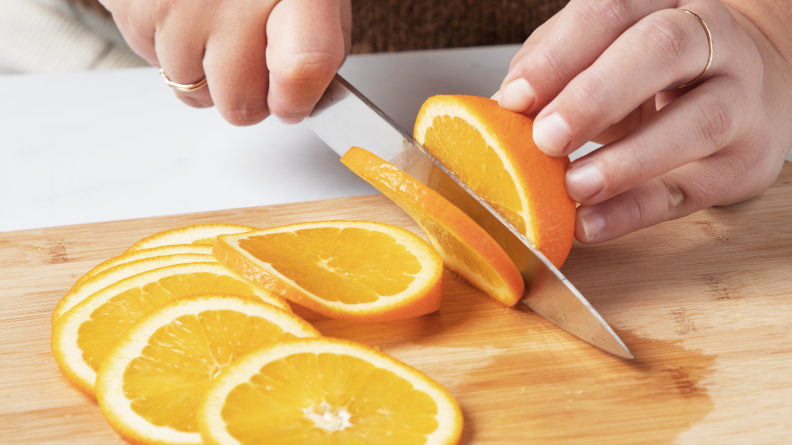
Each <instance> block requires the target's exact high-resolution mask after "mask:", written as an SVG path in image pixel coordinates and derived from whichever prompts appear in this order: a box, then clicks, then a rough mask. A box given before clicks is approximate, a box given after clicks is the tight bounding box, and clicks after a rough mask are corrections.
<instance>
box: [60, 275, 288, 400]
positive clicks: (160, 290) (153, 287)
mask: <svg viewBox="0 0 792 445" xmlns="http://www.w3.org/2000/svg"><path fill="white" fill-rule="evenodd" d="M210 293H222V294H232V295H238V296H242V297H249V298H256V299H259V300H262V301H264V302H266V303H270V304H272V305H274V306H277V307H280V308H282V309H284V310H287V311H289V310H290V309H289V306H288V303H286V301H284V300H283V299H282V298H280V297H279V296H277V295H275V294H273V293H271V292H269V291H267V290H265V289H262V288H261V287H259V286H257V285H256V284H254V283H251V282H249V281H247V280H245V279H244V278H242V277H240V276H239V275H237V274H236V273H234V272H232V271H230V270H228V269H227V268H226V267H223V266H222V265H221V264H218V263H186V264H176V265H173V266H167V267H162V268H159V269H154V270H150V271H148V272H144V273H141V274H138V275H133V276H131V277H129V278H126V279H123V280H121V281H119V282H117V283H115V284H113V285H110V286H108V287H105V288H104V289H102V290H100V291H99V292H96V293H94V294H93V295H91V296H90V297H88V298H86V299H85V300H83V301H82V302H80V303H79V304H77V305H76V306H74V307H73V308H71V309H70V310H69V311H68V312H66V313H65V314H63V315H62V316H61V317H60V318H59V319H58V321H57V322H56V323H55V326H54V327H53V330H52V352H53V354H54V355H55V361H56V362H58V367H59V368H60V370H61V372H63V375H64V376H65V377H66V379H67V380H68V381H69V383H71V384H72V385H73V386H74V387H76V388H77V389H79V390H80V391H82V392H83V393H85V394H87V395H89V396H91V397H95V395H94V383H95V382H96V372H97V371H98V370H99V366H100V365H101V364H102V362H103V361H104V359H105V358H106V357H107V356H108V354H109V353H110V351H111V350H112V349H113V347H114V346H115V345H116V343H118V340H119V339H120V338H121V337H122V336H123V335H124V332H126V330H127V329H129V327H130V326H131V325H132V323H134V322H136V321H137V320H138V319H140V318H141V317H143V316H144V315H146V313H147V312H150V311H152V310H154V309H156V308H158V307H160V306H163V305H165V304H166V303H168V302H170V301H171V300H176V299H179V298H184V297H189V296H192V295H200V294H210Z"/></svg>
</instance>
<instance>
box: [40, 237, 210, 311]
mask: <svg viewBox="0 0 792 445" xmlns="http://www.w3.org/2000/svg"><path fill="white" fill-rule="evenodd" d="M171 247H176V246H163V247H157V248H154V249H144V250H140V251H138V252H151V251H157V252H158V253H166V252H167V251H170V248H171ZM191 247H198V248H200V249H204V251H205V249H207V248H208V246H191ZM209 249H210V250H209V254H208V255H207V254H200V253H183V254H174V255H161V256H153V257H148V258H143V259H138V260H134V261H128V262H123V263H121V264H118V265H117V266H113V267H110V268H108V269H106V270H104V271H102V272H100V273H97V274H96V275H93V276H91V277H90V278H87V279H85V280H83V281H78V282H77V283H75V284H74V286H72V288H71V290H69V292H68V293H67V294H66V295H64V296H63V298H61V300H60V301H59V302H58V305H57V306H55V310H54V311H53V312H52V324H55V322H57V321H58V319H59V318H60V317H61V316H62V315H63V314H65V313H66V312H67V311H68V310H69V309H71V308H73V307H74V306H75V305H77V303H79V302H81V301H83V300H85V299H86V298H88V297H90V296H91V295H93V294H94V293H96V292H99V291H100V290H102V289H104V288H105V287H107V286H110V285H111V284H115V283H117V282H119V281H121V280H123V279H124V278H129V277H131V276H133V275H137V274H140V273H143V272H148V271H149V270H154V269H159V268H160V267H165V266H171V265H174V264H184V263H199V262H216V261H217V260H216V259H215V257H214V256H212V254H211V248H209ZM134 253H137V252H130V254H126V255H121V256H120V257H116V259H118V258H123V257H133V256H134V255H131V254H134Z"/></svg>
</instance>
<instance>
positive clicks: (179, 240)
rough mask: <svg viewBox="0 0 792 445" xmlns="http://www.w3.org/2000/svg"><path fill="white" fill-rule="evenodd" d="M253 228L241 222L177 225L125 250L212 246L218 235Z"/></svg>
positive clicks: (241, 231) (255, 228) (248, 230)
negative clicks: (186, 245) (178, 245)
mask: <svg viewBox="0 0 792 445" xmlns="http://www.w3.org/2000/svg"><path fill="white" fill-rule="evenodd" d="M253 230H258V227H253V226H245V225H241V224H197V225H194V226H186V227H179V228H178V229H171V230H166V231H164V232H159V233H155V234H154V235H151V236H149V237H146V238H143V239H142V240H140V241H138V242H136V243H135V244H133V245H132V247H130V248H129V249H127V252H131V251H134V250H140V249H151V248H154V247H160V246H170V245H174V244H193V245H198V246H214V243H215V240H216V239H217V236H218V235H225V234H233V233H244V232H250V231H253Z"/></svg>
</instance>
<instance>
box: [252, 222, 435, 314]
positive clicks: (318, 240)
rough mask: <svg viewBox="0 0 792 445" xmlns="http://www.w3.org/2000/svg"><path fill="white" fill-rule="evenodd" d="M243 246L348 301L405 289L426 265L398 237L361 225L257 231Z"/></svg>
mask: <svg viewBox="0 0 792 445" xmlns="http://www.w3.org/2000/svg"><path fill="white" fill-rule="evenodd" d="M239 245H240V247H241V248H242V249H244V250H245V251H247V252H249V253H250V254H251V255H253V256H254V257H256V258H257V259H259V260H261V261H263V262H265V263H269V264H271V265H272V267H273V268H274V269H275V270H276V271H278V272H279V273H281V274H283V276H285V277H287V278H288V279H290V280H292V281H294V282H295V283H296V284H297V285H299V286H300V287H302V288H303V289H305V290H307V291H308V292H311V293H312V294H314V295H316V296H317V297H319V298H322V299H324V300H327V301H331V302H342V303H345V304H358V303H370V302H374V301H377V300H379V299H380V298H381V297H388V296H392V295H396V294H398V293H400V292H404V291H405V290H407V288H408V287H409V286H410V284H411V283H412V282H413V281H414V280H415V275H417V274H418V273H420V272H421V269H422V267H421V263H420V262H419V261H418V258H416V256H415V255H414V254H412V253H410V252H409V251H407V250H406V249H405V247H404V246H403V245H401V244H399V243H398V242H396V239H395V238H393V237H392V236H390V235H388V234H385V233H381V232H374V231H371V230H366V229H361V228H344V229H339V228H332V227H328V228H321V229H310V230H297V231H294V232H281V233H273V234H267V235H256V236H251V237H250V238H249V239H243V240H240V242H239Z"/></svg>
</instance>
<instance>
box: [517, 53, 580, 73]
mask: <svg viewBox="0 0 792 445" xmlns="http://www.w3.org/2000/svg"><path fill="white" fill-rule="evenodd" d="M562 53H563V51H556V50H555V48H548V46H544V45H543V47H542V48H541V49H539V50H538V51H537V54H536V59H535V62H534V63H533V64H532V66H526V64H521V65H520V68H522V73H521V74H522V76H523V77H525V78H528V79H530V77H529V76H530V74H531V72H532V71H533V69H534V68H539V69H541V70H542V71H544V72H545V73H546V74H545V75H544V77H549V78H552V79H569V78H570V77H571V76H568V73H567V71H568V69H567V68H566V67H565V66H564V63H563V61H562V58H560V57H558V56H557V54H562Z"/></svg>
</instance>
